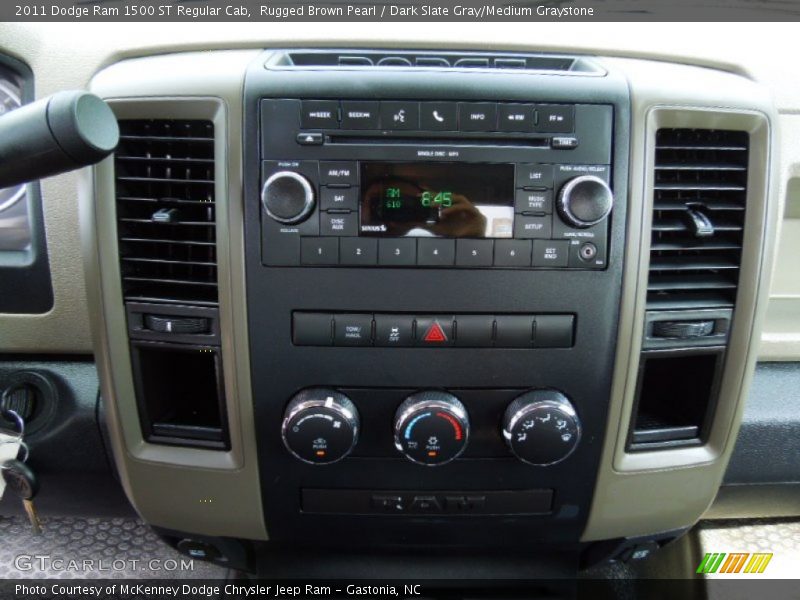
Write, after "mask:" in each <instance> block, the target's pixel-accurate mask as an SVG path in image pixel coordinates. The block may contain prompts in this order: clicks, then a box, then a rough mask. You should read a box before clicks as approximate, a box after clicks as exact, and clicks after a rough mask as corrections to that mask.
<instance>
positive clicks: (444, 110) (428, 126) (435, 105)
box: [419, 102, 458, 131]
mask: <svg viewBox="0 0 800 600" xmlns="http://www.w3.org/2000/svg"><path fill="white" fill-rule="evenodd" d="M457 115H458V105H457V104H456V103H455V102H423V103H422V105H421V108H420V115H419V116H420V129H423V130H428V131H456V130H457V129H458V117H457Z"/></svg>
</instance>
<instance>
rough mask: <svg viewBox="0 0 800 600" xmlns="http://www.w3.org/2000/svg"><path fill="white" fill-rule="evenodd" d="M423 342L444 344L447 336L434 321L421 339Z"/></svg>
mask: <svg viewBox="0 0 800 600" xmlns="http://www.w3.org/2000/svg"><path fill="white" fill-rule="evenodd" d="M422 340H423V341H425V342H446V341H447V336H446V335H445V334H444V329H442V326H441V325H439V323H438V322H436V321H434V322H433V323H432V324H431V326H430V327H428V331H427V332H425V337H423V338H422Z"/></svg>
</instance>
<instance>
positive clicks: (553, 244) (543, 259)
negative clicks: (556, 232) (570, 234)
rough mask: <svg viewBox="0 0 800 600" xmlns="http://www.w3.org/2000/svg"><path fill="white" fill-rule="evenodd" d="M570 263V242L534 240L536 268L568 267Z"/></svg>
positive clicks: (534, 264) (534, 263) (534, 262)
mask: <svg viewBox="0 0 800 600" xmlns="http://www.w3.org/2000/svg"><path fill="white" fill-rule="evenodd" d="M568 261H569V241H568V240H534V242H533V266H534V267H566V266H567V263H568Z"/></svg>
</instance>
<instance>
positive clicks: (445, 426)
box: [394, 391, 469, 466]
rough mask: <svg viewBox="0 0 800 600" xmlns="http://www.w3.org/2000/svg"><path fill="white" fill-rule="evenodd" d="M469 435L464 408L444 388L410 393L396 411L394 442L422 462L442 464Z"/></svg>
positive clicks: (462, 446)
mask: <svg viewBox="0 0 800 600" xmlns="http://www.w3.org/2000/svg"><path fill="white" fill-rule="evenodd" d="M468 437H469V417H468V416H467V409H466V408H465V407H464V405H463V404H461V402H460V401H459V400H458V398H456V397H455V396H453V395H452V394H448V393H447V392H439V391H425V392H418V393H416V394H412V395H411V396H409V397H408V398H406V400H405V401H404V402H403V403H402V404H401V405H400V406H399V407H398V408H397V412H396V413H395V419H394V445H395V447H396V448H397V449H398V450H399V451H400V452H402V453H403V454H404V455H405V457H406V458H408V459H409V460H410V461H412V462H415V463H418V464H421V465H427V466H436V465H443V464H445V463H448V462H450V461H451V460H453V459H455V458H457V457H458V456H459V455H460V454H461V453H462V452H463V451H464V448H466V446H467V438H468Z"/></svg>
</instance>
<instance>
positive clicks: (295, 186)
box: [261, 171, 315, 224]
mask: <svg viewBox="0 0 800 600" xmlns="http://www.w3.org/2000/svg"><path fill="white" fill-rule="evenodd" d="M314 202H315V201H314V188H312V187H311V183H309V181H308V179H306V178H305V177H303V176H302V175H300V174H299V173H295V172H294V171H278V172H277V173H274V174H272V175H270V176H269V178H267V180H266V181H265V182H264V187H263V188H261V204H262V205H263V206H264V210H265V211H266V212H267V214H268V215H269V216H270V217H272V218H273V219H275V220H276V221H278V222H280V223H286V224H292V223H299V222H300V221H303V220H304V219H305V218H306V217H308V215H309V214H310V213H311V211H312V210H313V209H314Z"/></svg>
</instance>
